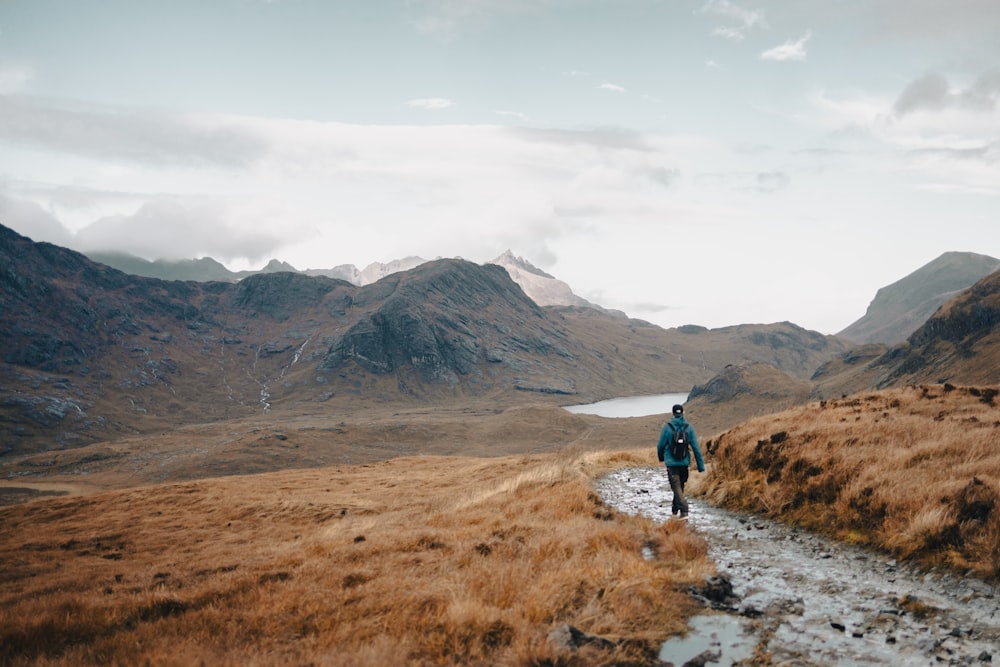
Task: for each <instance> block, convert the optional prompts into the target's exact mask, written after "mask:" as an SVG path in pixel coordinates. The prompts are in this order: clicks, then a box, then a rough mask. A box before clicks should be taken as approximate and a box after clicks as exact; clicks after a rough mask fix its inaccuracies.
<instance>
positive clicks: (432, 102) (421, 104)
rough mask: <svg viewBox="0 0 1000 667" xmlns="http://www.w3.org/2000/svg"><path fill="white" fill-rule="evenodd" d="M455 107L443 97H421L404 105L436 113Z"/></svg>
mask: <svg viewBox="0 0 1000 667" xmlns="http://www.w3.org/2000/svg"><path fill="white" fill-rule="evenodd" d="M454 105H455V103H454V102H452V101H451V100H449V99H447V98H444V97H422V98H420V99H416V100H410V101H409V102H407V103H406V106H408V107H415V108H417V109H427V110H428V111H438V110H440V109H449V108H451V107H453V106H454Z"/></svg>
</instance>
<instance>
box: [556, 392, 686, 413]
mask: <svg viewBox="0 0 1000 667" xmlns="http://www.w3.org/2000/svg"><path fill="white" fill-rule="evenodd" d="M687 397H688V395H687V394H686V393H684V394H656V395H654V396H625V397H622V398H609V399H608V400H606V401H598V402H597V403H587V404H584V405H565V406H563V408H564V409H565V410H569V411H570V412H573V413H575V414H585V415H598V416H599V417H645V416H646V415H660V414H669V413H670V408H672V407H673V406H674V404H675V403H680V404H681V405H684V402H685V401H687Z"/></svg>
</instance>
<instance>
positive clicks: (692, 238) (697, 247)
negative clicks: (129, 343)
mask: <svg viewBox="0 0 1000 667" xmlns="http://www.w3.org/2000/svg"><path fill="white" fill-rule="evenodd" d="M998 35H1000V2H997V0H837V1H835V2H834V1H831V0H785V1H776V0H759V1H758V0H746V1H744V0H737V1H732V2H731V1H729V0H170V1H169V2H166V1H163V0H89V1H86V2H82V1H80V0H0V223H2V224H4V225H7V226H8V227H12V228H13V229H15V230H16V231H18V232H20V233H22V234H25V235H27V236H30V237H31V238H33V239H35V240H38V241H51V242H55V243H59V244H60V245H65V246H68V247H71V248H75V249H78V250H83V251H87V250H92V249H116V250H122V251H127V252H131V253H134V254H137V255H140V256H143V257H146V258H148V259H154V258H160V257H162V258H191V257H201V256H206V255H207V256H212V257H214V258H216V259H218V260H220V261H222V262H223V263H225V264H227V266H229V267H230V268H233V269H243V268H258V267H260V266H263V264H264V263H266V261H267V260H268V259H271V258H278V259H281V260H284V261H287V262H290V263H291V264H293V265H294V266H296V267H297V268H299V269H306V268H330V267H333V266H337V265H340V264H354V265H357V266H358V267H360V268H363V267H364V266H365V265H367V264H369V263H371V262H375V261H381V262H387V261H390V260H393V259H398V258H401V257H405V256H409V255H418V256H420V257H424V258H425V259H434V258H437V257H464V258H465V259H469V260H472V261H475V262H480V263H482V262H486V261H489V260H491V259H493V258H495V257H497V256H498V255H500V254H501V253H502V252H503V251H504V250H507V249H510V250H512V251H513V252H514V253H515V254H516V255H519V256H522V257H524V258H525V259H527V260H528V261H530V262H532V263H533V264H535V265H536V266H538V267H539V268H542V269H544V270H546V271H547V272H549V273H551V274H552V275H554V276H555V277H557V278H560V279H562V280H564V281H566V282H567V283H569V284H570V286H571V287H572V288H573V289H574V291H575V292H577V293H578V294H579V295H581V296H583V297H585V298H587V299H590V300H591V301H594V302H596V303H599V304H601V305H603V306H605V307H608V308H616V309H620V310H624V311H625V312H627V313H628V314H629V315H631V316H633V317H638V318H642V319H646V320H649V321H651V322H654V323H656V324H660V325H662V326H665V327H671V326H678V325H682V324H688V323H694V324H701V325H704V326H709V327H719V326H726V325H731V324H740V323H749V322H777V321H783V320H789V321H792V322H794V323H796V324H799V325H801V326H804V327H807V328H810V329H816V330H818V331H821V332H823V333H836V332H837V331H839V330H841V329H843V328H845V327H846V326H848V325H849V324H851V323H852V322H853V321H855V320H856V319H858V318H859V317H861V316H862V315H864V313H865V309H866V308H867V306H868V304H869V302H870V301H871V299H872V298H873V297H874V296H875V292H876V290H877V289H878V288H880V287H883V286H885V285H888V284H890V283H892V282H895V281H896V280H898V279H900V278H902V277H904V276H905V275H907V274H909V273H911V272H913V271H915V270H916V269H918V268H920V267H921V266H923V265H924V264H926V263H927V262H930V261H931V260H933V259H934V258H936V257H937V256H939V255H940V254H941V253H943V252H945V251H949V250H958V251H970V252H976V253H980V254H985V255H990V256H993V257H997V258H1000V220H998V217H1000V216H998V212H1000V37H998Z"/></svg>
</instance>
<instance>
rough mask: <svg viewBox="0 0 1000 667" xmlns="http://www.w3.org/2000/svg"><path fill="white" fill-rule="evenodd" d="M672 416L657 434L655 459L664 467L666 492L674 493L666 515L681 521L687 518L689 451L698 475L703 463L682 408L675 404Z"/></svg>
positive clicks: (691, 427)
mask: <svg viewBox="0 0 1000 667" xmlns="http://www.w3.org/2000/svg"><path fill="white" fill-rule="evenodd" d="M673 415H674V416H673V417H672V418H671V419H670V421H668V422H667V423H666V424H664V425H663V430H662V431H660V440H659V442H657V443H656V456H657V458H659V459H660V461H662V462H663V464H664V465H665V466H666V467H667V479H669V480H670V490H671V492H673V494H674V500H673V504H672V506H671V508H670V513H671V514H680V515H681V518H684V517H686V516H687V515H688V502H687V498H685V497H684V485H685V484H687V480H688V472H689V471H690V469H691V451H692V450H693V451H694V458H695V461H696V462H697V463H698V472H705V460H704V459H703V458H702V457H701V449H700V448H699V447H698V436H697V435H695V432H694V427H693V426H691V424H689V423H688V422H687V420H685V419H684V406H683V405H675V406H674V407H673Z"/></svg>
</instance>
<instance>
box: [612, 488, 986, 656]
mask: <svg viewBox="0 0 1000 667" xmlns="http://www.w3.org/2000/svg"><path fill="white" fill-rule="evenodd" d="M597 490H598V492H599V493H600V495H601V497H602V498H603V499H604V501H605V502H606V503H608V504H609V505H611V506H612V507H614V508H616V509H618V510H620V511H623V512H627V513H630V514H639V515H643V516H648V517H650V518H652V519H655V520H662V521H668V520H679V519H673V518H671V516H670V499H671V494H670V489H669V485H668V483H667V476H666V471H665V470H664V469H663V468H633V469H625V470H620V471H617V472H615V473H613V474H611V475H609V476H607V477H604V478H602V479H600V480H599V481H598V484H597ZM688 500H689V502H690V504H691V513H690V517H689V518H688V519H687V521H688V522H689V525H690V526H691V527H692V528H693V529H694V530H696V531H697V532H698V533H700V534H702V535H703V536H704V537H705V538H706V539H707V541H708V543H709V545H710V546H709V549H710V554H711V556H712V558H713V559H714V560H715V562H716V563H717V564H718V569H719V577H717V578H715V579H713V580H712V581H711V582H707V584H706V586H705V587H704V588H702V589H699V590H698V591H697V593H698V594H699V595H700V596H701V597H702V598H703V600H704V601H705V604H706V612H705V614H703V615H700V616H696V617H695V618H693V619H692V620H691V622H690V624H689V632H688V634H687V636H685V637H683V638H674V639H671V640H669V641H667V642H666V643H665V644H664V645H663V647H662V649H661V652H660V658H661V660H663V661H664V662H665V663H668V664H673V665H676V666H677V667H681V665H685V664H687V665H734V664H741V661H744V660H747V659H749V658H751V657H753V656H754V654H755V652H756V654H757V655H758V656H764V655H769V656H770V659H771V662H770V663H769V664H775V665H817V666H819V665H822V666H824V667H825V666H828V665H844V666H848V665H986V664H1000V590H998V589H997V588H995V587H993V586H991V585H989V584H987V583H984V582H983V581H981V580H978V579H974V578H971V577H961V576H956V575H953V574H948V573H943V572H935V571H933V570H932V571H929V572H928V571H920V570H918V569H916V568H913V567H911V566H909V565H907V564H905V563H902V562H897V561H896V560H894V559H892V558H891V557H888V556H884V555H881V554H877V553H874V552H872V551H868V550H863V549H860V548H857V547H853V546H850V545H845V544H840V543H837V542H832V541H829V540H826V539H823V538H821V537H817V536H816V535H813V534H811V533H807V532H805V531H801V530H798V529H795V528H791V527H788V526H784V525H781V524H778V523H775V522H773V521H770V520H767V519H762V518H759V517H754V516H749V515H741V514H735V513H732V512H728V511H725V510H722V509H719V508H716V507H712V506H708V505H706V504H704V503H703V502H700V501H699V499H698V498H693V499H692V498H689V499H688Z"/></svg>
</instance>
